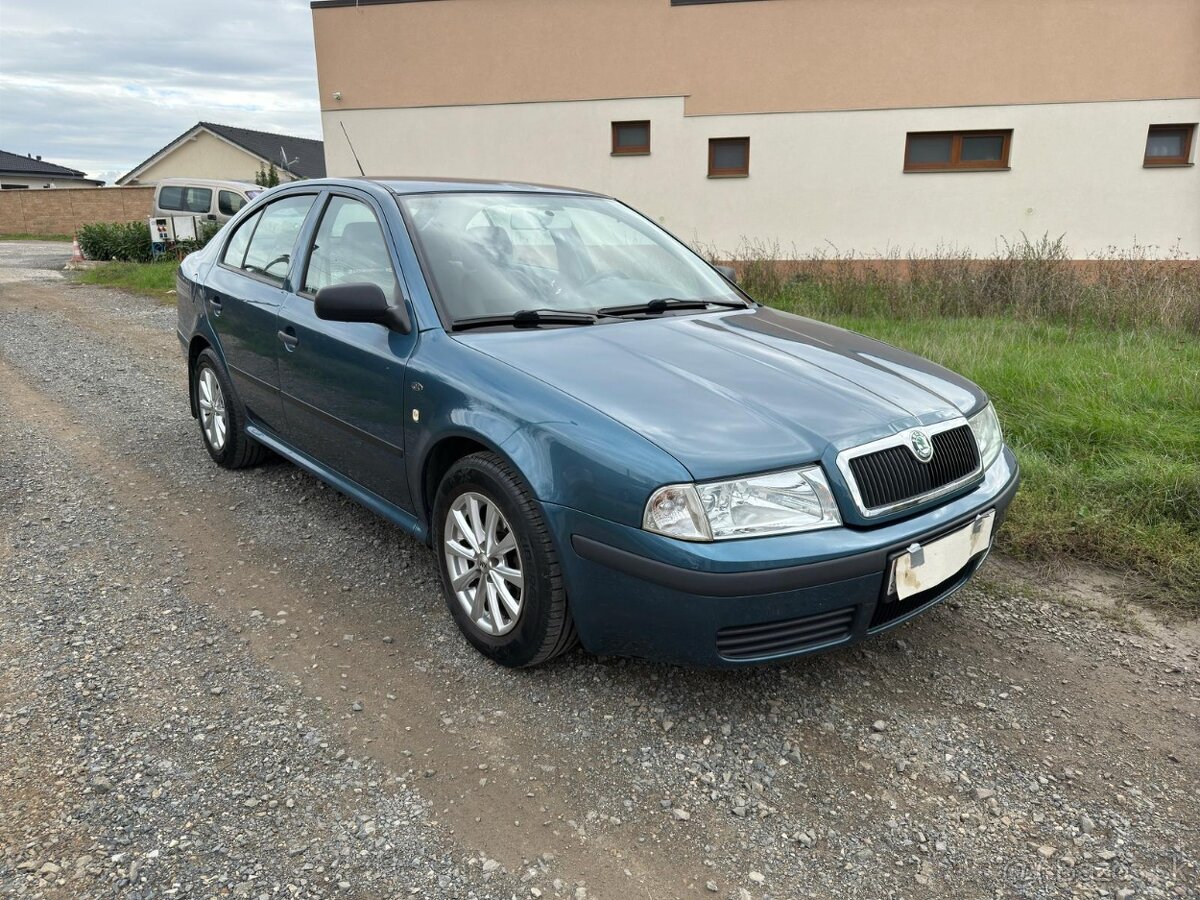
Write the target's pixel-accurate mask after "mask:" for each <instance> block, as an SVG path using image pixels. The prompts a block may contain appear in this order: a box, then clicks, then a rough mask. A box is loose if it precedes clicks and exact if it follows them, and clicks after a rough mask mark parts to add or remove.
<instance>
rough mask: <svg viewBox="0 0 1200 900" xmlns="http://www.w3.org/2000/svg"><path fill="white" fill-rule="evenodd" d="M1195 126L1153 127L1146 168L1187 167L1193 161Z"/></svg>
mask: <svg viewBox="0 0 1200 900" xmlns="http://www.w3.org/2000/svg"><path fill="white" fill-rule="evenodd" d="M1195 130H1196V126H1195V125H1194V124H1193V125H1151V126H1150V131H1149V132H1148V133H1147V135H1146V155H1145V157H1144V158H1143V159H1142V165H1144V166H1186V165H1187V164H1188V163H1189V162H1190V161H1191V155H1192V134H1193V133H1194V132H1195Z"/></svg>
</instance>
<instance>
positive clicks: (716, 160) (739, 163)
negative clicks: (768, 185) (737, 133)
mask: <svg viewBox="0 0 1200 900" xmlns="http://www.w3.org/2000/svg"><path fill="white" fill-rule="evenodd" d="M749 174H750V138H748V137H737V138H709V141H708V177H709V178H742V177H745V176H746V175H749Z"/></svg>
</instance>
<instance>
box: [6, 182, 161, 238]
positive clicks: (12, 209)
mask: <svg viewBox="0 0 1200 900" xmlns="http://www.w3.org/2000/svg"><path fill="white" fill-rule="evenodd" d="M153 203H154V188H153V187H119V188H118V187H113V188H53V189H48V190H29V191H0V234H46V235H50V234H72V233H74V231H75V229H76V228H78V227H79V226H80V225H87V224H89V223H90V222H133V221H135V220H141V219H145V218H146V217H148V216H149V215H150V212H151V206H152V205H153Z"/></svg>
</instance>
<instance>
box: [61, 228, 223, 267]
mask: <svg viewBox="0 0 1200 900" xmlns="http://www.w3.org/2000/svg"><path fill="white" fill-rule="evenodd" d="M220 230H221V226H220V223H218V222H201V223H200V228H199V234H198V236H197V238H196V240H190V241H179V242H178V243H177V244H176V245H175V246H174V247H173V248H172V249H171V250H170V251H168V252H169V253H170V255H173V256H176V257H181V258H182V257H184V256H186V255H187V254H189V253H193V252H195V251H196V250H199V249H200V248H201V247H203V246H204V245H205V244H207V243H208V242H209V241H211V240H212V239H213V237H215V236H216V234H217V232H218V231H220ZM77 236H78V238H79V247H80V249H81V250H83V255H84V256H86V257H87V258H88V259H98V260H106V261H107V260H114V259H115V260H118V261H120V262H139V263H140V262H151V261H152V260H153V259H154V249H153V245H152V244H151V241H150V229H149V227H148V226H147V224H146V223H145V222H94V223H92V224H91V225H84V226H82V227H81V228H80V229H79V233H78V235H77Z"/></svg>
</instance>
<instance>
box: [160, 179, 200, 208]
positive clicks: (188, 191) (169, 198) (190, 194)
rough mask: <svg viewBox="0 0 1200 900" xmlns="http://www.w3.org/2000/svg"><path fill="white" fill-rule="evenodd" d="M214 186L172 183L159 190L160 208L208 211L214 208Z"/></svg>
mask: <svg viewBox="0 0 1200 900" xmlns="http://www.w3.org/2000/svg"><path fill="white" fill-rule="evenodd" d="M212 195H213V192H212V188H202V187H188V186H185V185H180V184H171V185H167V186H166V187H164V188H163V189H162V190H160V191H159V192H158V206H159V209H174V210H178V211H179V212H190V213H206V212H208V211H209V209H211V208H212Z"/></svg>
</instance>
